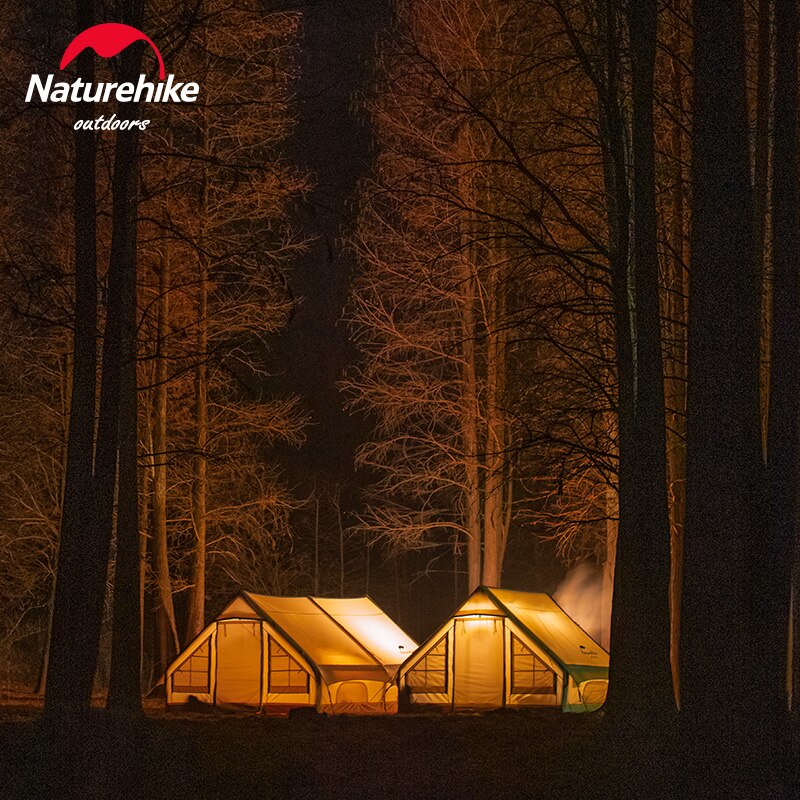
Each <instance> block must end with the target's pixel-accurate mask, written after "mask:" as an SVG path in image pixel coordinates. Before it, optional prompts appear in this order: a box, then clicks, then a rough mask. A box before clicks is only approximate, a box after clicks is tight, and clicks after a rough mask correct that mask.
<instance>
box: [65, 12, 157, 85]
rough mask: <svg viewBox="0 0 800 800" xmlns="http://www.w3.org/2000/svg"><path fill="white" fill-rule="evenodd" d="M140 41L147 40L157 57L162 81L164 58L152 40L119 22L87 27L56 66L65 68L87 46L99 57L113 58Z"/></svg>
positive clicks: (73, 41)
mask: <svg viewBox="0 0 800 800" xmlns="http://www.w3.org/2000/svg"><path fill="white" fill-rule="evenodd" d="M141 41H144V42H147V44H149V45H150V47H152V48H153V52H154V53H155V54H156V58H157V59H158V74H159V77H160V78H161V80H162V81H163V80H164V78H165V77H166V75H165V72H166V70H165V69H164V59H163V58H161V53H160V52H159V51H158V48H157V47H156V46H155V45H154V44H153V40H152V39H151V38H150V37H149V36H145V35H144V34H143V33H142V32H141V31H137V30H136V28H132V27H131V26H130V25H122V24H121V23H119V22H105V23H103V24H102V25H94V26H93V27H91V28H87V29H86V30H85V31H84V32H83V33H79V34H78V35H77V36H76V37H75V38H74V39H73V40H72V43H71V44H70V46H69V47H68V48H67V49H66V50H65V51H64V55H63V56H62V57H61V63H60V64H59V65H58V68H59V69H66V67H68V66H69V65H70V63H72V61H74V60H75V59H76V58H77V57H78V56H79V55H80V54H81V53H82V52H83V51H84V50H85V49H86V48H87V47H90V48H91V49H92V50H94V51H95V53H97V55H99V56H100V57H101V58H113V57H114V56H116V55H119V53H121V52H122V51H123V50H124V49H125V48H126V47H129V46H130V45H132V44H133V43H134V42H141Z"/></svg>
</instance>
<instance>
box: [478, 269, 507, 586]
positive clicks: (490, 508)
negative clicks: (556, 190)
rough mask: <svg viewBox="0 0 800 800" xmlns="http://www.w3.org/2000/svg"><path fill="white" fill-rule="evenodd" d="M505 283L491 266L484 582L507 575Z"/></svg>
mask: <svg viewBox="0 0 800 800" xmlns="http://www.w3.org/2000/svg"><path fill="white" fill-rule="evenodd" d="M502 291H503V288H502V285H501V280H500V276H499V275H498V271H497V268H494V269H492V270H491V276H490V278H489V287H488V291H487V302H488V305H489V312H488V313H489V319H488V320H487V333H486V340H487V341H486V434H485V435H486V446H485V456H484V458H485V463H484V466H485V470H486V478H485V480H484V504H483V508H484V519H483V525H484V532H483V585H484V586H498V587H499V586H500V585H501V582H502V576H503V556H504V554H505V539H506V536H505V522H506V499H507V493H506V477H507V476H506V466H507V465H506V459H507V454H506V450H507V447H506V430H505V419H504V414H503V392H504V383H505V357H506V353H505V346H504V342H503V335H502V332H501V328H502V325H503V321H502V315H503V302H502Z"/></svg>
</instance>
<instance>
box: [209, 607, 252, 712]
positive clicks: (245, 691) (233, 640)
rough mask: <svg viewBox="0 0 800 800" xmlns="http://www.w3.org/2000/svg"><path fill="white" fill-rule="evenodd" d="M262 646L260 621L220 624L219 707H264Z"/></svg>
mask: <svg viewBox="0 0 800 800" xmlns="http://www.w3.org/2000/svg"><path fill="white" fill-rule="evenodd" d="M262 646H263V643H262V633H261V623H260V622H249V621H244V620H236V621H231V622H220V623H219V624H218V625H217V696H216V701H217V703H218V704H220V705H242V706H259V705H260V704H261V680H262V678H261V676H262V661H263V655H262Z"/></svg>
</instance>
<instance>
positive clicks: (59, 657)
mask: <svg viewBox="0 0 800 800" xmlns="http://www.w3.org/2000/svg"><path fill="white" fill-rule="evenodd" d="M76 10H77V20H76V25H77V29H78V30H79V31H81V30H84V29H85V28H88V27H90V26H91V25H92V24H94V2H93V0H77V2H76ZM93 57H94V54H93V53H92V52H91V51H90V50H86V51H84V52H83V53H82V54H81V55H80V56H78V62H77V75H78V77H79V78H81V79H82V80H84V81H86V82H91V81H93V79H94V64H93ZM92 116H93V110H92V108H91V107H86V106H80V107H79V108H78V110H77V118H78V119H90V118H91V117H92ZM74 139H75V186H74V221H75V322H74V324H75V330H74V338H73V342H74V357H73V378H72V397H71V402H70V418H69V441H68V445H67V463H66V478H65V483H64V503H63V508H62V512H61V539H60V543H59V554H58V570H57V576H56V588H55V596H54V601H53V615H52V624H51V631H50V655H49V661H48V666H47V688H46V692H45V710H46V711H47V712H48V713H49V714H55V715H65V714H71V713H76V712H80V711H82V710H84V709H87V708H88V707H89V703H90V702H91V695H92V685H93V682H94V675H95V670H96V667H97V655H98V648H99V642H100V625H101V622H102V614H103V601H104V590H105V570H106V562H107V553H106V549H105V548H104V547H103V546H102V542H100V541H98V537H97V536H96V528H97V522H96V509H95V495H94V485H93V479H92V475H93V456H94V423H95V403H96V391H97V388H96V387H97V252H96V206H95V203H96V197H95V193H96V189H95V154H96V141H95V134H94V133H93V132H91V131H76V132H75V136H74ZM98 576H99V580H98Z"/></svg>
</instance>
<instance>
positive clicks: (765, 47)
mask: <svg viewBox="0 0 800 800" xmlns="http://www.w3.org/2000/svg"><path fill="white" fill-rule="evenodd" d="M771 8H772V0H759V2H758V63H757V66H756V119H755V133H754V137H753V212H754V226H755V227H754V230H755V243H754V249H755V258H756V271H757V273H758V275H760V276H761V278H760V279H761V290H762V292H761V310H762V314H763V315H764V317H763V319H765V320H767V319H769V315H770V300H771V294H772V293H771V289H770V282H771V277H770V272H771V269H770V265H769V262H768V260H767V258H766V252H767V222H768V202H769V146H770V141H769V123H770V99H771V98H770V90H771V78H772V46H771V45H772V42H771V38H772V25H771V19H770V11H771ZM769 354H770V329H769V325H766V324H765V325H764V328H763V331H762V339H761V436H762V447H763V448H764V450H765V452H766V446H767V417H768V412H769V384H770V369H769Z"/></svg>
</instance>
